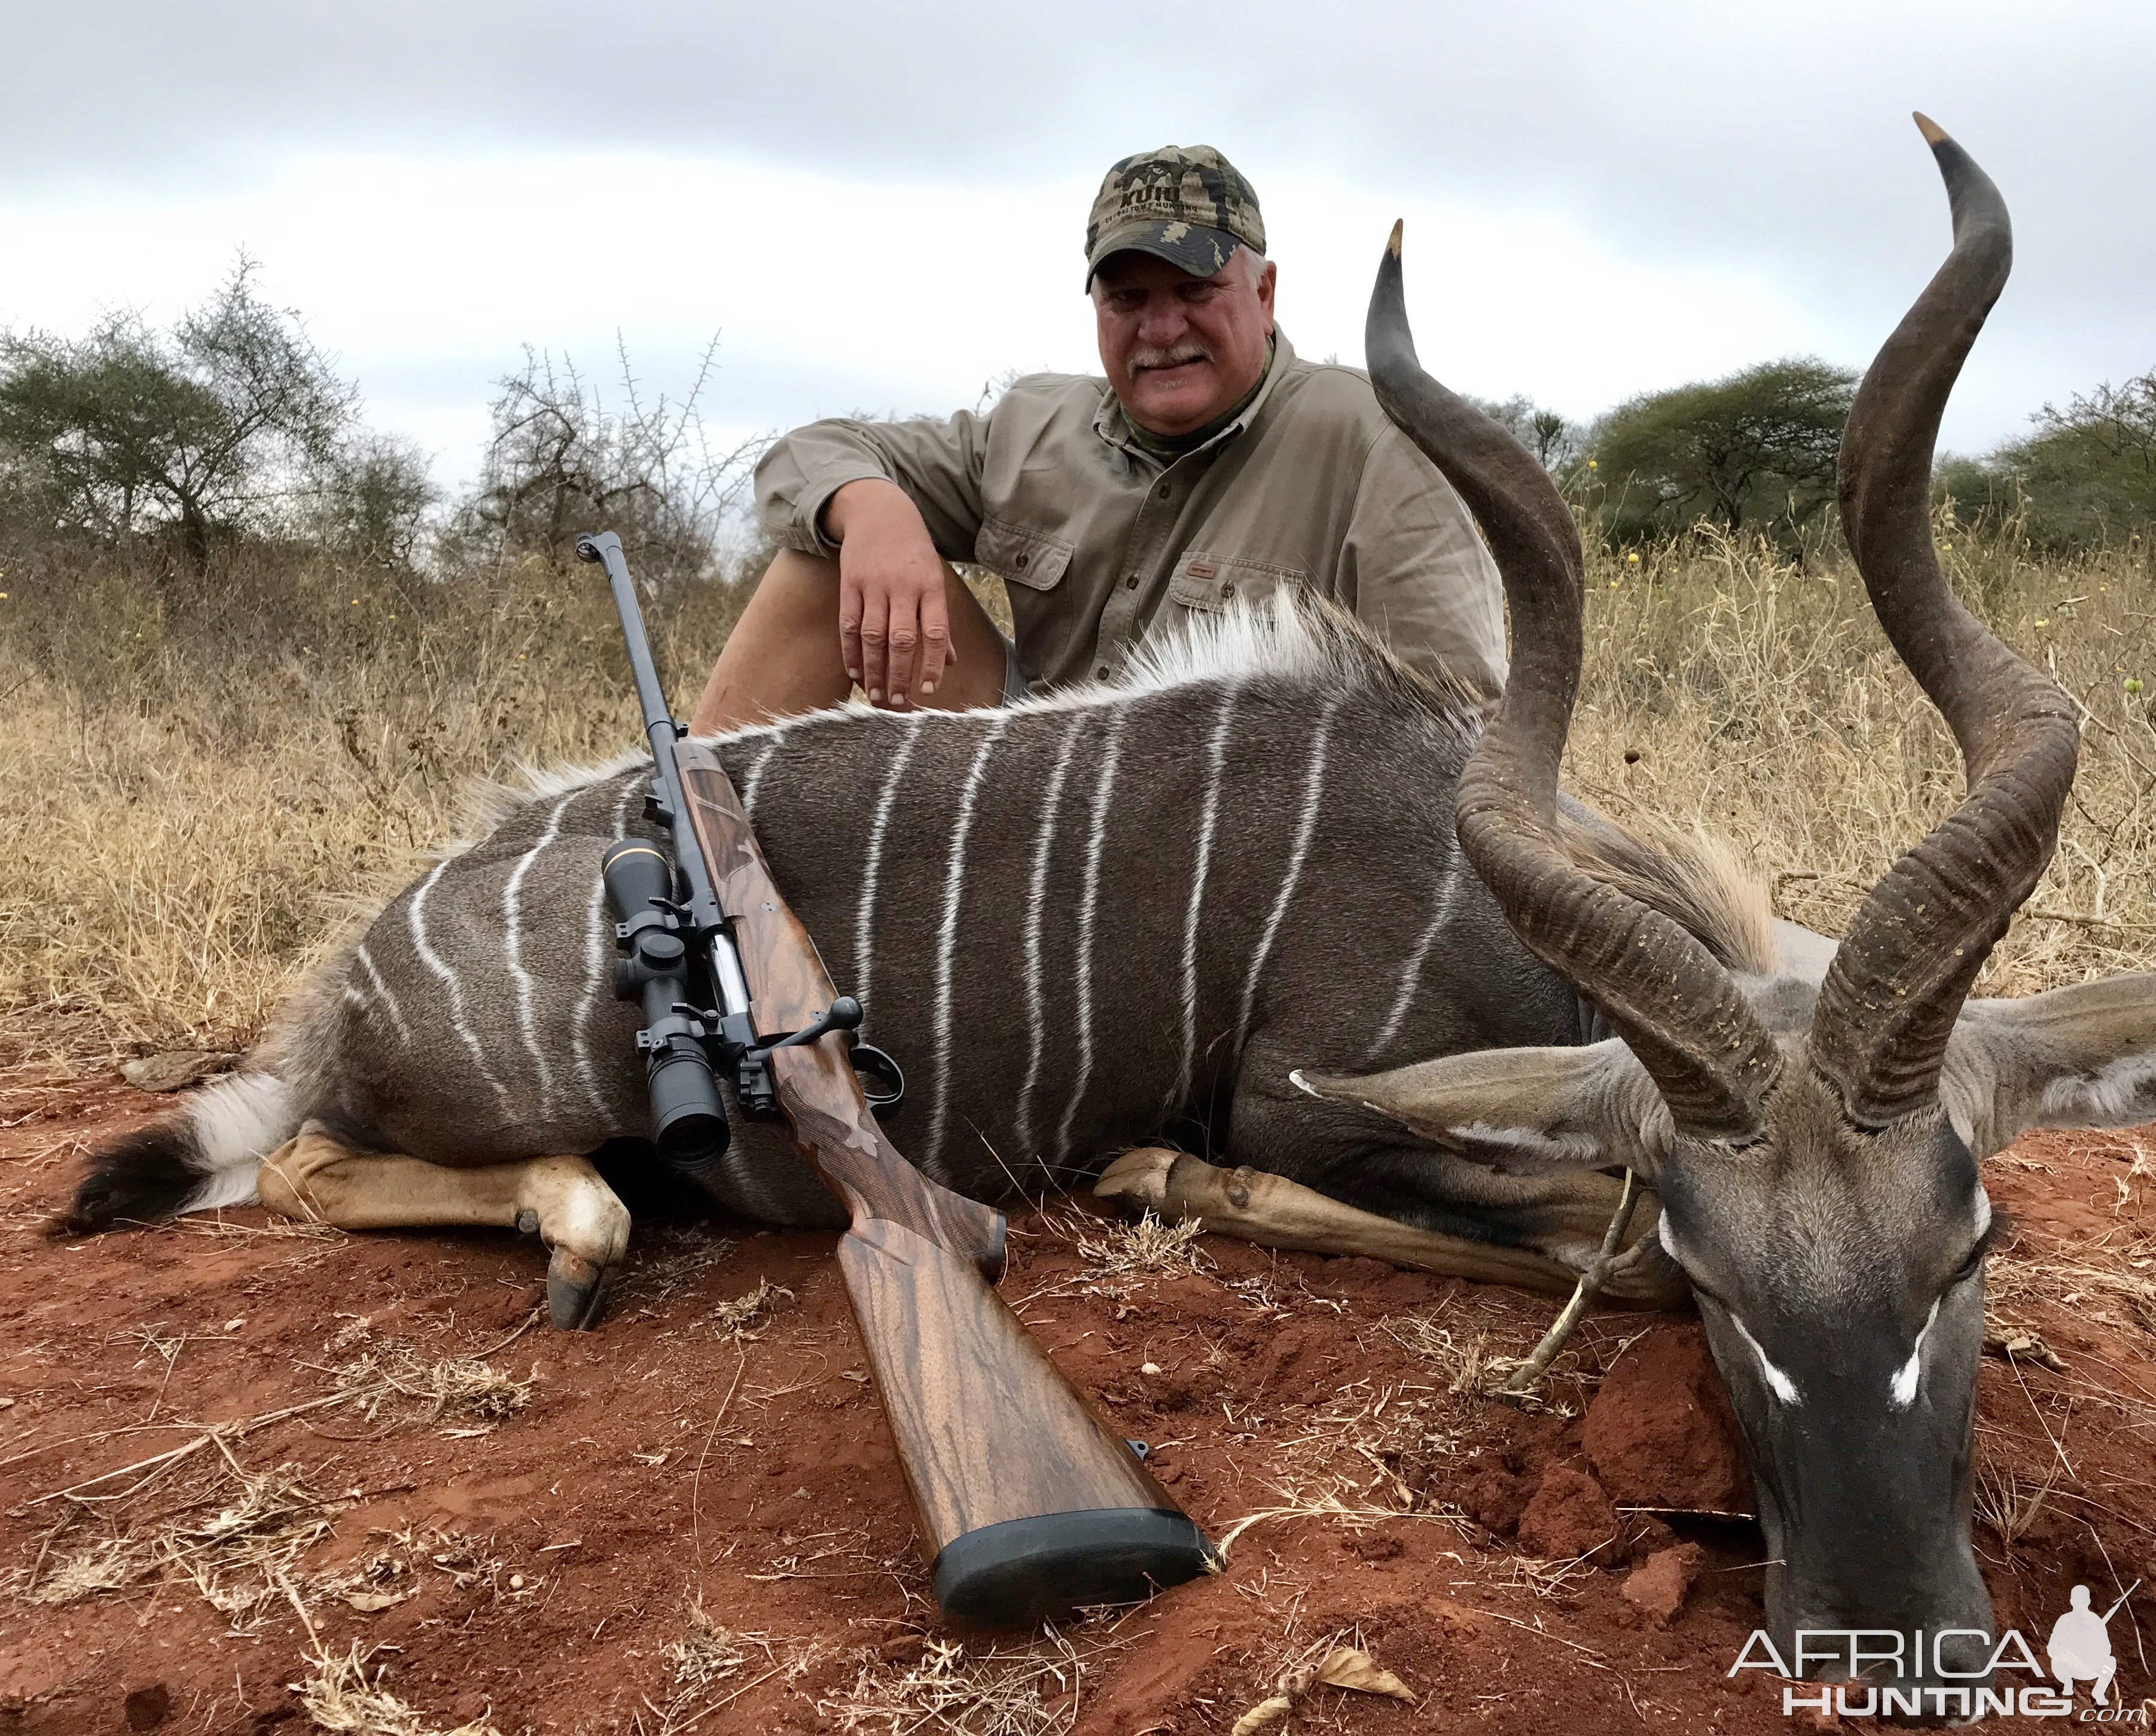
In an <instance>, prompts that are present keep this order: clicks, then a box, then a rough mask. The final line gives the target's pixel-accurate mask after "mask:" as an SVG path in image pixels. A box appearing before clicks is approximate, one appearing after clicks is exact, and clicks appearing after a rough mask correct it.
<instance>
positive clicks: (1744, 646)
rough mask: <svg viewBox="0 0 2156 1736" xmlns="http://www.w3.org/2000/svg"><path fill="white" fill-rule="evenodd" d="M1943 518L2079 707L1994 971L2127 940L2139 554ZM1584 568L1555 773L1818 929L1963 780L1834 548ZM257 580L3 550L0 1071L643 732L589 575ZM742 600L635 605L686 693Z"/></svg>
mask: <svg viewBox="0 0 2156 1736" xmlns="http://www.w3.org/2000/svg"><path fill="white" fill-rule="evenodd" d="M1942 540H1943V542H1944V543H1946V544H1947V545H1948V550H1949V552H1948V555H1947V557H1946V558H1947V560H1948V563H1949V564H1950V566H1952V567H1953V569H1954V571H1955V575H1956V578H1957V580H1958V583H1960V584H1961V585H1962V587H1963V591H1964V593H1965V594H1966V595H1968V596H1969V598H1971V600H1972V601H1973V602H1974V603H1975V604H1976V606H1978V607H1979V609H1981V610H1982V611H1983V612H1984V614H1986V615H1987V616H1988V617H1989V619H1992V620H1993V621H1994V623H1995V624H1996V625H1997V626H1998V627H1999V630H2000V631H2001V632H2002V633H2003V634H2005V637H2006V638H2007V639H2009V640H2010V642H2012V643H2013V644H2015V645H2018V646H2019V647H2020V648H2021V649H2022V650H2025V651H2026V652H2028V653H2029V654H2030V655H2033V656H2034V657H2035V658H2036V660H2038V661H2039V662H2040V663H2042V664H2044V665H2046V666H2047V667H2049V668H2051V669H2052V670H2055V671H2056V675H2057V676H2058V678H2059V680H2060V681H2061V684H2062V685H2063V686H2065V687H2066V689H2067V690H2068V691H2070V692H2071V693H2072V694H2073V695H2074V696H2075V698H2076V701H2077V702H2078V703H2079V704H2080V705H2081V706H2082V708H2083V715H2084V719H2085V723H2084V733H2083V752H2082V777H2081V781H2080V783H2079V785H2078V786H2077V788H2076V799H2075V802H2074V804H2073V806H2072V808H2071V810H2070V812H2069V814H2068V816H2067V820H2066V830H2065V834H2064V836H2063V838H2062V840H2061V848H2060V850H2059V853H2058V856H2057V859H2056V861H2055V863H2054V865H2052V867H2051V871H2050V872H2049V874H2048V875H2047V876H2046V879H2045V881H2044V882H2043V884H2042V885H2041V886H2040V887H2039V888H2038V890H2037V892H2036V895H2035V897H2034V898H2033V899H2032V900H2031V901H2030V907H2029V911H2028V912H2027V913H2025V916H2024V917H2023V918H2022V920H2020V922H2017V923H2016V925H2015V929H2014V931H2013V932H2012V933H2011V934H2010V935H2009V937H2007V939H2006V941H2005V943H2004V944H2003V945H2002V946H2001V947H2000V948H1999V951H1998V953H1997V954H1996V955H1995V957H1994V961H1993V963H1992V965H1991V967H1990V969H1989V973H1988V974H1987V978H1986V982H1987V984H1988V985H1989V987H1990V988H1991V989H1994V990H2004V991H2006V992H2015V993H2019V992H2025V991H2027V990H2030V989H2037V988H2041V987H2046V986H2049V985H2052V984H2058V983H2062V982H2067V981H2073V980H2077V979H2080V978H2085V977H2087V976H2090V975H2092V974H2095V973H2101V972H2103V971H2108V970H2116V969H2120V968H2132V967H2138V966H2141V965H2143V964H2145V963H2149V962H2150V961H2151V960H2152V959H2156V730H2152V727H2151V715H2150V710H2149V704H2150V701H2151V699H2152V697H2156V689H2153V690H2152V691H2150V692H2129V691H2128V688H2127V685H2126V684H2127V682H2128V680H2129V679H2132V680H2134V681H2140V680H2143V679H2148V680H2150V681H2156V610H2151V609H2148V608H2147V607H2144V605H2145V604H2146V603H2148V601H2149V598H2150V596H2151V591H2152V587H2151V583H2150V577H2151V575H2150V573H2149V571H2148V566H2147V564H2146V562H2147V557H2145V556H2142V557H2132V556H2128V555H2109V556H2103V557H2092V558H2090V559H2088V560H2086V561H2082V562H2075V563H2072V564H2051V565H2046V564H2042V563H2040V562H2035V561H2032V560H2030V559H2029V558H2027V557H2025V556H2024V555H2023V554H2022V553H2021V552H2019V551H2017V550H2016V549H2015V548H2013V547H2007V546H2004V545H2000V544H1997V543H1979V542H1975V541H1974V540H1973V539H1972V538H1971V537H1969V534H1968V533H1966V532H1961V531H1959V530H1958V529H1957V528H1956V527H1953V526H1943V536H1942ZM272 578H274V581H275V582H274V583H272V582H271V580H272ZM1589 578H1590V600H1589V621H1588V645H1589V654H1588V665H1587V670H1586V681H1585V686H1584V693H1583V701H1582V704H1581V706H1580V710H1579V715H1578V722H1577V723H1576V725H1575V727H1574V730H1573V752H1572V755H1571V760H1570V764H1569V767H1568V774H1567V775H1568V783H1569V784H1570V787H1571V788H1573V789H1574V790H1576V791H1577V792H1578V794H1581V795H1582V796H1584V798H1586V799H1589V801H1591V802H1594V803H1595V804H1598V805H1599V806H1601V807H1603V808H1604V809H1607V810H1608V811H1609V812H1610V813H1612V814H1614V815H1615V816H1617V817H1618V818H1620V819H1625V818H1635V819H1636V818H1639V817H1642V816H1655V817H1659V818H1661V819H1666V820H1670V821H1673V822H1676V823H1677V824H1691V823H1697V824H1700V825H1702V826H1703V827H1705V828H1706V829H1707V830H1709V831H1711V832H1713V833H1717V834H1719V835H1723V836H1725V837H1727V838H1728V839H1729V840H1732V842H1733V843H1734V844H1735V845H1737V846H1738V848H1739V850H1741V851H1742V852H1743V855H1744V856H1745V858H1746V859H1747V860H1750V861H1752V862H1753V863H1755V864H1756V865H1758V868H1759V869H1760V871H1762V872H1763V874H1765V875H1766V876H1768V878H1769V880H1770V881H1771V882H1772V884H1773V886H1774V891H1775V896H1776V900H1777V903H1778V906H1779V908H1780V910H1781V911H1782V912H1783V913H1784V914H1785V915H1788V916H1789V917H1794V918H1795V919H1797V920H1799V921H1801V922H1808V923H1810V924H1812V925H1813V926H1815V927H1822V928H1825V929H1829V930H1832V929H1835V928H1836V927H1838V926H1839V925H1840V923H1841V922H1843V921H1844V920H1845V918H1846V917H1847V916H1848V914H1849V913H1850V912H1851V909H1852V908H1853V907H1854V906H1855V904H1856V901H1857V900H1858V899H1859V898H1860V897H1861V896H1862V894H1863V892H1864V891H1865V889H1866V887H1868V886H1870V884H1871V881H1873V880H1874V879H1875V878H1876V876H1877V875H1878V874H1879V873H1880V872H1881V871H1882V870H1883V869H1884V868H1885V867H1886V865H1887V864H1888V862H1890V861H1891V860H1892V859H1893V857H1894V856H1895V855H1897V854H1898V853H1899V852H1900V851H1901V850H1902V849H1904V848H1906V847H1907V845H1908V844H1909V843H1910V842H1911V841H1912V840H1914V839H1915V838H1916V837H1917V835H1919V834H1920V832H1921V831H1922V829H1924V828H1925V827H1927V826H1928V825H1930V824H1933V823H1935V822H1936V821H1937V820H1938V819H1939V818H1940V817H1941V816H1942V815H1943V814H1945V812H1946V811H1947V810H1948V807H1949V805H1950V804H1952V803H1953V800H1954V799H1955V798H1956V796H1957V794H1958V791H1959V788H1960V770H1959V766H1958V761H1957V759H1956V757H1955V754H1954V752H1953V744H1952V742H1951V741H1950V740H1949V739H1948V737H1947V735H1946V732H1945V731H1944V730H1943V728H1942V727H1941V726H1940V725H1939V723H1938V719H1937V717H1936V716H1934V714H1933V712H1932V711H1931V710H1930V709H1929V707H1928V706H1927V705H1925V703H1924V702H1923V701H1922V696H1921V695H1919V694H1918V693H1917V691H1916V689H1915V687H1914V686H1913V684H1912V682H1911V681H1909V680H1908V678H1907V675H1904V674H1903V673H1902V670H1901V669H1900V667H1899V665H1897V663H1896V662H1895V661H1894V660H1893V658H1892V654H1891V653H1890V652H1889V650H1887V647H1886V643H1885V640H1884V639H1883V638H1882V636H1881V634H1880V632H1879V629H1878V627H1877V625H1876V622H1875V621H1874V620H1873V619H1872V618H1871V612H1870V609H1869V608H1868V606H1867V605H1866V602H1865V599H1864V597H1863V593H1862V588H1861V585H1860V584H1859V583H1857V582H1856V579H1855V578H1854V575H1853V574H1852V573H1851V571H1850V570H1849V569H1848V568H1847V567H1846V566H1845V564H1838V563H1835V562H1825V563H1821V562H1816V561H1815V562H1814V563H1813V565H1812V566H1811V567H1810V568H1809V570H1804V569H1800V568H1798V567H1796V566H1794V565H1792V564H1790V563H1789V562H1787V561H1786V560H1784V559H1782V558H1779V557H1776V556H1774V554H1772V553H1771V552H1768V551H1767V550H1766V549H1764V548H1763V547H1758V546H1747V545H1743V544H1740V543H1734V542H1727V541H1722V540H1717V539H1714V538H1711V537H1695V538H1687V539H1683V540H1681V541H1680V542H1676V543H1674V544H1671V545H1670V546H1668V547H1665V548H1662V549H1660V550H1656V551H1651V552H1649V553H1648V554H1647V556H1646V557H1645V559H1644V560H1643V561H1642V562H1640V563H1639V564H1637V565H1635V564H1632V563H1631V562H1630V561H1628V560H1620V559H1618V558H1616V557H1612V556H1610V555H1609V554H1607V553H1606V552H1600V551H1597V552H1595V554H1594V556H1593V557H1592V561H1591V566H1590V573H1589ZM235 583H237V582H236V581H235ZM250 583H254V589H253V590H249V591H246V592H245V594H244V596H242V597H241V598H240V600H239V602H234V601H232V600H231V599H230V598H226V599H224V600H223V601H222V602H219V603H218V604H217V606H216V608H212V607H210V605H209V604H207V603H188V604H187V605H186V606H182V601H183V599H177V598H173V597H172V596H169V595H167V594H165V593H162V592H161V591H159V590H158V589H157V586H156V585H155V584H154V583H152V582H151V580H150V579H148V578H140V577H136V578H127V577H126V575H119V576H113V575H105V576H103V577H100V576H99V575H97V574H95V573H91V574H86V575H85V574H59V573H55V574H53V575H49V576H48V575H41V574H39V573H36V572H23V571H14V572H11V573H10V575H9V581H8V589H9V591H10V593H11V600H10V601H9V602H8V604H7V606H6V609H5V611H4V612H0V693H5V694H6V695H7V696H8V711H9V722H10V727H9V728H8V730H7V731H6V732H4V733H0V814H5V815H6V817H7V819H8V824H7V826H6V827H5V828H4V829H0V1064H4V1063H5V1062H6V1061H8V1060H9V1059H10V1058H13V1059H18V1060H20V1059H25V1058H31V1057H35V1056H41V1055H74V1056H78V1057H84V1058H90V1057H104V1056H109V1055H111V1054H112V1053H114V1052H115V1050H125V1049H127V1048H129V1047H138V1048H148V1047H157V1048H165V1047H183V1046H200V1047H204V1048H213V1049H220V1048H228V1047H234V1046H239V1045H244V1043H245V1042H247V1041H248V1040H251V1039H252V1038H253V1037H254V1035H256V1034H257V1033H258V1032H259V1029H260V1027H261V1025H262V1024H263V1021H264V1018H265V1017H266V1016H267V1014H269V1011H270V1009H272V1008H273V1007H275V1004H277V1003H278V1001H279V1000H280V999H281V998H282V996H283V995H284V994H285V993H286V991H287V990H288V989H290V986H291V984H292V983H293V981H294V980H295V976H296V973H298V971H299V970H300V968H301V967H302V966H303V964H304V963H305V960H306V959H307V958H308V957H309V956H310V955H311V953H313V952H314V951H315V950H316V948H319V947H320V946H321V945H322V944H323V942H324V941H325V939H326V937H327V936H328V935H329V934H330V933H331V932H333V931H334V930H335V929H336V927H338V926H339V925H340V924H341V922H344V921H345V920H346V918H347V917H348V916H349V914H350V913H351V912H352V911H353V910H354V909H355V908H357V907H362V906H364V905H365V904H366V903H367V901H371V900H372V899H376V898H378V897H381V896H385V895H387V894H388V893H389V892H391V891H394V890H395V888H396V887H397V886H398V885H400V884H401V883H402V882H403V881H404V880H405V879H406V878H407V877H408V876H409V874H410V873H411V871H412V870H413V866H414V865H415V864H416V863H417V862H418V861H419V860H421V855H422V852H423V850H425V849H426V848H427V847H429V845H433V844H435V843H439V841H441V840H444V839H445V838H447V837H449V836H451V835H454V832H455V830H456V828H457V823H458V816H459V814H460V812H461V811H462V799H463V792H464V791H465V789H466V788H468V787H469V786H470V783H471V782H472V781H473V780H475V779H476V778H485V777H500V776H502V775H505V774H506V773H510V772H511V771H512V770H513V769H514V768H515V767H516V766H517V765H518V764H520V763H549V762H553V761H558V760H562V759H565V758H589V757H593V756H596V755H598V754H600V753H603V752H610V751H612V750H613V749H615V748H618V747H625V746H629V745H630V744H632V743H633V742H634V733H633V732H634V706H633V704H632V701H631V699H630V695H629V686H628V683H627V681H626V679H625V677H624V672H623V671H622V670H621V669H620V668H619V662H620V655H619V650H618V648H617V645H616V641H615V638H614V629H613V624H612V621H611V618H610V616H609V614H608V611H607V606H606V603H605V599H604V597H603V593H601V591H600V590H599V589H598V588H596V587H593V586H592V585H591V584H589V583H586V582H584V581H583V580H582V579H580V578H577V577H575V576H564V575H562V574H558V573H552V572H548V571H545V570H533V569H516V570H513V571H511V572H506V573H498V574H493V575H489V576H487V577H485V579H484V580H483V581H482V580H480V579H475V578H465V579H463V580H460V581H459V582H457V583H454V584H444V585H439V586H432V587H419V588H418V589H417V590H416V591H415V590H414V589H413V588H412V587H411V585H410V584H409V583H408V582H406V583H404V584H403V588H398V587H397V586H393V585H392V584H391V583H389V582H388V580H386V579H385V580H379V581H377V580H374V579H370V578H355V577H354V576H352V575H351V574H349V573H321V572H317V571H316V570H315V569H313V568H302V569H300V570H296V571H291V572H280V573H276V574H275V575H271V576H270V578H259V579H258V580H255V581H250ZM234 594H235V595H238V594H239V593H234ZM354 598H357V599H358V600H357V602H355V601H354V600H353V599H354ZM738 601H739V598H738V597H737V595H733V594H731V593H726V592H725V588H706V591H705V592H704V593H700V594H698V595H696V596H694V597H690V598H687V599H686V600H685V601H683V602H680V603H669V604H667V605H665V606H663V607H659V608H655V609H654V611H653V626H654V638H655V639H657V640H658V641H659V645H660V653H661V657H662V661H663V662H665V665H666V666H667V667H668V669H669V670H670V671H671V673H672V675H673V679H674V686H675V696H676V701H677V704H678V703H682V702H685V701H686V699H687V698H688V697H689V696H690V694H691V692H692V691H693V690H694V688H695V686H696V681H697V680H698V676H699V674H700V672H701V670H702V669H703V668H705V667H706V666H707V665H708V662H709V660H710V658H711V655H713V653H715V652H716V649H717V646H718V645H719V644H720V643H721V640H722V639H723V635H724V632H725V630H726V626H727V625H728V624H730V623H731V618H732V615H733V613H734V611H735V609H737V607H738ZM220 610H221V611H222V613H220V612H219V611H220ZM1628 756H1630V757H1629V758H1628Z"/></svg>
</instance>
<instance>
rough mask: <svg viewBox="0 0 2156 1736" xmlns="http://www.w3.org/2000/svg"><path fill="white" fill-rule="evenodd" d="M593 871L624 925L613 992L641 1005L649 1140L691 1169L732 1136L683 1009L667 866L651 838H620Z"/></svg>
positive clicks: (685, 996)
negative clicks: (669, 909) (668, 913)
mask: <svg viewBox="0 0 2156 1736" xmlns="http://www.w3.org/2000/svg"><path fill="white" fill-rule="evenodd" d="M599 875H600V878H601V880H602V881H603V883H604V885H605V886H606V896H607V903H608V905H609V906H610V907H612V909H613V913H614V918H615V921H616V922H618V923H619V924H620V925H621V927H622V929H623V930H624V931H625V932H623V933H621V934H620V936H619V938H618V940H617V942H616V944H617V945H618V946H619V948H620V949H621V952H622V958H621V959H620V961H619V963H617V964H616V966H615V968H614V992H615V993H616V994H619V996H620V997H621V998H622V999H624V1000H640V1001H641V1002H642V1003H643V1004H644V1030H642V1031H640V1032H639V1033H638V1036H637V1046H638V1047H639V1049H641V1050H644V1058H645V1070H646V1082H647V1084H648V1085H649V1089H650V1093H651V1125H652V1139H653V1142H654V1143H655V1144H656V1145H657V1146H658V1148H659V1151H660V1155H661V1156H662V1157H664V1158H665V1159H666V1161H667V1162H668V1163H671V1164H673V1165H674V1166H675V1168H680V1169H684V1170H687V1171H689V1172H690V1173H691V1174H694V1173H696V1172H697V1171H700V1170H701V1169H703V1168H705V1167H706V1166H707V1165H708V1164H709V1163H711V1161H712V1160H713V1159H715V1158H717V1157H718V1156H719V1155H720V1154H721V1153H723V1152H724V1151H725V1150H726V1145H727V1143H728V1141H729V1139H730V1138H731V1130H730V1129H729V1128H728V1127H727V1126H726V1106H725V1104H724V1102H722V1101H721V1097H720V1096H719V1086H718V1081H716V1079H715V1078H714V1077H713V1076H712V1074H711V1057H710V1055H708V1054H706V1051H705V1049H704V1045H703V1041H702V1038H701V1030H700V1027H699V1026H698V1025H697V1023H696V1019H695V1016H694V1014H692V1013H690V1011H689V1010H688V1009H689V1007H690V1004H691V997H690V990H689V957H688V948H686V947H685V945H684V944H683V942H682V939H681V937H680V934H679V933H677V932H675V930H674V928H673V927H670V926H669V924H668V922H667V917H666V907H668V906H670V904H671V903H672V901H673V898H674V866H673V864H672V863H671V862H670V861H669V860H667V859H666V857H665V855H664V854H663V853H662V852H661V851H660V850H658V849H657V848H656V847H654V845H649V844H647V843H645V842H644V840H641V839H637V838H626V839H624V840H622V841H621V842H620V843H619V844H617V845H614V846H613V849H611V850H608V852H607V853H606V855H605V857H604V858H603V860H602V861H601V863H600V865H599Z"/></svg>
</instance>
